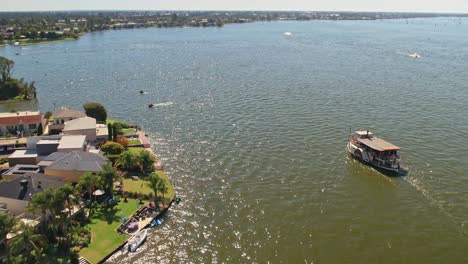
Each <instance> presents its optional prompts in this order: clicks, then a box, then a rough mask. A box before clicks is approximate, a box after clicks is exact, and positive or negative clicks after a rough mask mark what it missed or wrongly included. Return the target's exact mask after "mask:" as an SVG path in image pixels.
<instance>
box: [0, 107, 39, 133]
mask: <svg viewBox="0 0 468 264" xmlns="http://www.w3.org/2000/svg"><path fill="white" fill-rule="evenodd" d="M41 123H42V116H41V113H40V112H30V111H24V112H14V113H0V135H5V134H7V133H10V134H12V135H15V136H16V135H17V132H20V133H22V134H28V133H29V132H30V131H33V130H34V131H35V130H36V129H37V128H38V127H39V124H41Z"/></svg>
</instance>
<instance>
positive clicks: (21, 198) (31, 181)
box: [0, 173, 66, 216]
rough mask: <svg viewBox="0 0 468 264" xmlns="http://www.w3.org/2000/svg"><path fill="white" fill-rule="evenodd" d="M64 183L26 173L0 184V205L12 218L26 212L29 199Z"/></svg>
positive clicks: (51, 177)
mask: <svg viewBox="0 0 468 264" xmlns="http://www.w3.org/2000/svg"><path fill="white" fill-rule="evenodd" d="M65 184H66V182H65V181H63V179H62V178H60V177H55V176H49V175H44V174H42V173H27V174H24V175H19V176H16V177H15V178H14V179H12V180H10V181H3V182H0V205H2V207H3V208H2V209H3V210H6V211H8V212H9V213H10V214H12V215H14V216H20V215H22V214H24V213H25V212H26V207H27V206H28V203H29V201H30V200H31V197H32V196H33V195H34V194H36V193H39V192H42V191H44V190H46V189H49V188H58V187H62V186H63V185H65Z"/></svg>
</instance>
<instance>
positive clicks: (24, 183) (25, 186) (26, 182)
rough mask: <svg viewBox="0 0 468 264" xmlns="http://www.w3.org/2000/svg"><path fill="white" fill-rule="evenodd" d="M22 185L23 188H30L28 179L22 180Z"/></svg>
mask: <svg viewBox="0 0 468 264" xmlns="http://www.w3.org/2000/svg"><path fill="white" fill-rule="evenodd" d="M20 185H21V188H23V189H27V188H28V180H21V181H20Z"/></svg>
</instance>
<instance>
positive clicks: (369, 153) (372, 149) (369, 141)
mask: <svg viewBox="0 0 468 264" xmlns="http://www.w3.org/2000/svg"><path fill="white" fill-rule="evenodd" d="M346 149H347V151H348V153H349V154H350V155H351V156H352V157H354V158H355V159H357V160H358V161H361V162H362V163H365V164H367V165H370V166H374V167H376V168H378V169H382V170H384V171H386V172H395V173H398V172H399V171H400V148H399V147H397V146H395V145H393V144H391V143H389V142H387V141H385V140H383V139H381V138H378V137H376V136H374V135H373V134H372V133H371V132H370V131H355V132H354V134H353V135H351V136H350V138H349V142H348V145H347V146H346Z"/></svg>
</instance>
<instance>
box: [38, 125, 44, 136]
mask: <svg viewBox="0 0 468 264" xmlns="http://www.w3.org/2000/svg"><path fill="white" fill-rule="evenodd" d="M42 130H43V129H42V123H40V124H39V126H38V127H37V135H38V136H41V135H42V133H43V131H42Z"/></svg>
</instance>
